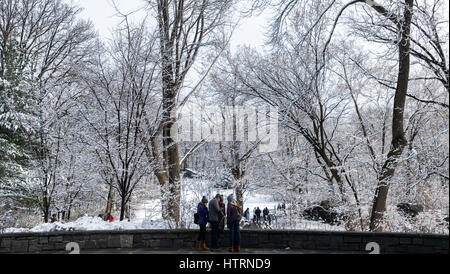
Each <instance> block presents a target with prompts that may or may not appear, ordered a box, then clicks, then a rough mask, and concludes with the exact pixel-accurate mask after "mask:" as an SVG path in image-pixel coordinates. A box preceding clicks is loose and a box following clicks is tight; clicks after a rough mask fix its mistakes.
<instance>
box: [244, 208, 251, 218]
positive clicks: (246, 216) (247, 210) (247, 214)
mask: <svg viewBox="0 0 450 274" xmlns="http://www.w3.org/2000/svg"><path fill="white" fill-rule="evenodd" d="M244 215H245V219H246V220H247V221H250V208H247V209H246V210H245V213H244Z"/></svg>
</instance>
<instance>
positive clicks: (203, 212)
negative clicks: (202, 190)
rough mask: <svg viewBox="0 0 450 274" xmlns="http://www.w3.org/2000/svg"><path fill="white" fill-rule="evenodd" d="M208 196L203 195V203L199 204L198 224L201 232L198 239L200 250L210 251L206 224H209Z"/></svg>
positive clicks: (198, 248)
mask: <svg viewBox="0 0 450 274" xmlns="http://www.w3.org/2000/svg"><path fill="white" fill-rule="evenodd" d="M207 204H208V198H206V196H203V199H202V201H201V203H199V204H198V206H197V214H198V225H199V226H200V232H199V234H198V239H197V246H196V247H197V250H198V251H209V249H208V248H207V247H206V225H207V224H208V213H209V212H208V207H207Z"/></svg>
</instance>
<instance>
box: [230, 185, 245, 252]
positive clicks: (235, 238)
mask: <svg viewBox="0 0 450 274" xmlns="http://www.w3.org/2000/svg"><path fill="white" fill-rule="evenodd" d="M227 200H228V206H227V226H228V228H229V229H230V248H229V249H228V251H229V252H233V251H236V252H240V251H241V231H240V228H239V222H240V221H241V219H242V213H241V212H242V211H241V209H240V205H239V203H238V202H237V201H236V200H235V199H234V195H233V194H231V195H230V196H228V199H227Z"/></svg>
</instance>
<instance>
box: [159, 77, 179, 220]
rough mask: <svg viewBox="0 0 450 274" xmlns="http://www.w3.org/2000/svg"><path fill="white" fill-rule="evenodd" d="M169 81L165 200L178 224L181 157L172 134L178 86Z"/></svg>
mask: <svg viewBox="0 0 450 274" xmlns="http://www.w3.org/2000/svg"><path fill="white" fill-rule="evenodd" d="M166 81H168V82H169V83H167V82H166V83H165V85H164V90H163V96H164V116H163V145H164V151H163V158H164V161H165V163H166V166H167V175H168V176H167V177H168V178H167V182H166V184H167V186H166V187H164V191H168V193H166V195H165V196H166V199H165V201H163V202H166V203H167V208H166V209H167V216H168V217H169V218H170V220H171V221H174V222H175V224H176V225H177V226H178V224H179V222H180V202H181V186H180V159H179V151H178V144H177V143H176V142H175V140H174V139H173V136H172V130H177V129H176V128H174V125H175V122H176V117H173V116H172V113H173V112H174V111H175V110H176V94H177V92H176V91H175V90H176V88H175V87H174V86H173V85H171V84H170V80H168V79H166Z"/></svg>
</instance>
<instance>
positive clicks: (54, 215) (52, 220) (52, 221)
mask: <svg viewBox="0 0 450 274" xmlns="http://www.w3.org/2000/svg"><path fill="white" fill-rule="evenodd" d="M50 222H51V223H56V222H58V217H57V216H56V214H53V215H52V217H51V218H50Z"/></svg>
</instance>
